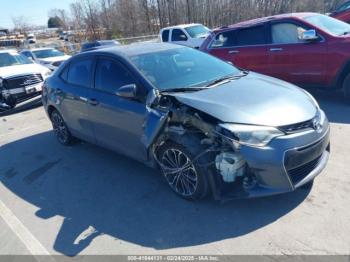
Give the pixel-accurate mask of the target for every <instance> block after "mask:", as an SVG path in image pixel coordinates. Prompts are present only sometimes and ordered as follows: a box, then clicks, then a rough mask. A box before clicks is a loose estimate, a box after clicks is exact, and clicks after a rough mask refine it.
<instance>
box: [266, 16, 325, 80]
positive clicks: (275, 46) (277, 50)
mask: <svg viewBox="0 0 350 262" xmlns="http://www.w3.org/2000/svg"><path fill="white" fill-rule="evenodd" d="M270 28H271V30H270V35H271V45H270V46H269V67H268V68H269V72H267V74H268V75H271V76H274V77H277V78H280V79H283V80H285V81H288V82H291V83H294V84H297V85H302V86H314V85H315V86H317V85H322V84H323V83H324V80H325V75H326V74H325V73H326V59H327V42H326V40H325V39H324V38H323V37H322V36H319V37H320V38H319V40H316V41H304V40H302V39H301V35H302V33H303V32H304V31H306V30H309V29H310V28H308V27H307V26H306V25H303V24H301V23H297V22H294V21H291V20H287V21H281V22H275V23H271V27H270Z"/></svg>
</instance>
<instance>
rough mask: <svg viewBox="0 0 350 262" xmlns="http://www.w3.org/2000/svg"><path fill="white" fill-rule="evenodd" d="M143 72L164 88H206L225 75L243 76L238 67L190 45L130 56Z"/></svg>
mask: <svg viewBox="0 0 350 262" xmlns="http://www.w3.org/2000/svg"><path fill="white" fill-rule="evenodd" d="M130 59H131V61H132V63H133V64H134V65H135V66H136V67H137V68H138V69H139V70H140V71H141V72H142V74H143V75H144V76H145V77H146V78H147V79H148V80H149V81H150V82H151V83H152V84H154V85H155V87H156V88H158V89H160V90H162V91H164V90H167V89H174V88H184V87H194V89H195V87H204V86H206V85H208V84H209V83H211V82H213V81H214V80H216V79H219V78H222V77H225V76H234V75H240V74H241V71H240V70H238V69H237V68H236V67H234V66H232V65H230V64H228V63H225V62H223V61H222V60H219V59H218V58H215V57H213V56H211V55H208V54H205V53H203V52H200V51H197V50H195V49H192V48H188V47H181V48H176V49H170V50H166V51H159V52H155V53H147V54H141V55H135V56H132V57H130Z"/></svg>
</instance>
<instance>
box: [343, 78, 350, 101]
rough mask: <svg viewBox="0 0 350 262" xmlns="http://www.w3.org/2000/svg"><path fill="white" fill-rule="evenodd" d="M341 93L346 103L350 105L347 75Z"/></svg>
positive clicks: (349, 81)
mask: <svg viewBox="0 0 350 262" xmlns="http://www.w3.org/2000/svg"><path fill="white" fill-rule="evenodd" d="M343 92H344V97H345V99H346V101H347V102H348V103H349V104H350V74H348V75H347V76H346V77H345V79H344V82H343Z"/></svg>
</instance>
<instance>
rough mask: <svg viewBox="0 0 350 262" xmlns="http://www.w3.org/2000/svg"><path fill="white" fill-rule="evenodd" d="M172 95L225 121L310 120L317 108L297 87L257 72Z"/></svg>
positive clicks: (281, 122) (283, 122)
mask: <svg viewBox="0 0 350 262" xmlns="http://www.w3.org/2000/svg"><path fill="white" fill-rule="evenodd" d="M171 95H172V96H174V97H176V99H177V100H178V101H180V102H182V103H184V104H186V105H188V106H190V107H192V108H195V109H197V110H200V111H202V112H205V113H207V114H209V115H211V116H213V117H215V118H217V119H218V120H220V121H222V122H227V123H240V124H251V125H264V126H275V127H277V126H284V125H290V124H296V123H299V122H303V121H307V120H310V119H312V118H313V117H314V116H315V115H316V112H317V107H316V105H315V103H314V101H313V100H312V98H310V97H309V96H308V95H307V94H306V93H305V92H304V91H303V90H301V89H300V88H298V87H295V86H294V85H292V84H289V83H287V82H284V81H281V80H278V79H275V78H272V77H268V76H264V75H260V74H256V73H249V74H248V75H247V76H245V77H242V78H240V79H237V80H233V81H230V82H228V83H225V84H221V85H218V86H214V87H212V88H210V89H205V90H201V91H197V92H190V93H189V92H187V93H172V94H171Z"/></svg>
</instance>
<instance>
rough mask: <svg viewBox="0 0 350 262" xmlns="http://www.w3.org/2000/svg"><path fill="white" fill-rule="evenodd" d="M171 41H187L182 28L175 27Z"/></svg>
mask: <svg viewBox="0 0 350 262" xmlns="http://www.w3.org/2000/svg"><path fill="white" fill-rule="evenodd" d="M171 41H187V36H186V34H185V33H184V32H183V31H182V30H181V29H173V32H172V34H171Z"/></svg>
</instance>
